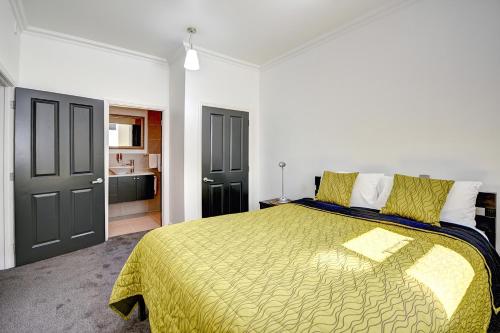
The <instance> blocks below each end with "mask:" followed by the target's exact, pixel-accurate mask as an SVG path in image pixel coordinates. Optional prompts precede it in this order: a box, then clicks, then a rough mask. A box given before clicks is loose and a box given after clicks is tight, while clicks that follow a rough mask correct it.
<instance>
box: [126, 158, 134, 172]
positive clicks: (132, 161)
mask: <svg viewBox="0 0 500 333" xmlns="http://www.w3.org/2000/svg"><path fill="white" fill-rule="evenodd" d="M127 165H130V166H131V167H132V168H131V173H134V172H135V161H134V160H130V161H129V163H128V164H127Z"/></svg>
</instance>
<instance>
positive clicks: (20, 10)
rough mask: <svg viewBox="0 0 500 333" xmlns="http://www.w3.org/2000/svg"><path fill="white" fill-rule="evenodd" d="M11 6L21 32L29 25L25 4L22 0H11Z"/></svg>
mask: <svg viewBox="0 0 500 333" xmlns="http://www.w3.org/2000/svg"><path fill="white" fill-rule="evenodd" d="M9 3H10V7H11V9H12V14H14V18H15V19H16V23H17V26H18V28H19V30H20V32H22V31H24V30H25V29H26V27H27V26H28V24H27V21H26V15H25V14H24V6H23V2H22V1H21V0H9Z"/></svg>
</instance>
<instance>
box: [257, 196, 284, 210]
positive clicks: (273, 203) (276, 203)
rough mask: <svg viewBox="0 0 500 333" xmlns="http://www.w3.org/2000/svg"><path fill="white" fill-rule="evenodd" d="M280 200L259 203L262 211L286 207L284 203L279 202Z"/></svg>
mask: <svg viewBox="0 0 500 333" xmlns="http://www.w3.org/2000/svg"><path fill="white" fill-rule="evenodd" d="M279 200H280V199H279V198H274V199H269V200H263V201H259V205H260V209H264V208H269V207H274V206H279V205H284V203H281V202H279ZM290 202H291V201H290ZM290 202H286V203H290Z"/></svg>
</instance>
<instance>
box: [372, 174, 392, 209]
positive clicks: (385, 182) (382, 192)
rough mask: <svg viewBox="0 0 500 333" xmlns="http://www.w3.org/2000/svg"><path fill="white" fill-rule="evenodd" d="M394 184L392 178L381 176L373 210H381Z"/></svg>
mask: <svg viewBox="0 0 500 333" xmlns="http://www.w3.org/2000/svg"><path fill="white" fill-rule="evenodd" d="M393 184H394V178H393V177H392V176H383V177H382V179H380V182H379V183H378V186H377V192H378V197H377V200H375V204H374V205H373V206H374V207H373V208H375V209H378V210H381V209H382V207H384V206H385V203H386V202H387V199H389V195H390V194H391V191H392V185H393Z"/></svg>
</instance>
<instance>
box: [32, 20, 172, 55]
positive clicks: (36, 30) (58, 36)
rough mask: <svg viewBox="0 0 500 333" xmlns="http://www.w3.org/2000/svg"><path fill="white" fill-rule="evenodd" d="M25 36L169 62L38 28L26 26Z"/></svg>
mask: <svg viewBox="0 0 500 333" xmlns="http://www.w3.org/2000/svg"><path fill="white" fill-rule="evenodd" d="M23 33H24V34H30V35H35V36H41V37H45V38H51V39H55V40H59V41H63V42H67V43H71V44H76V45H83V46H87V47H93V48H96V49H99V50H102V51H106V52H111V53H114V54H120V55H126V56H130V57H134V58H139V59H142V60H148V61H152V62H156V63H160V64H164V65H168V61H167V59H165V58H161V57H157V56H154V55H150V54H147V53H142V52H138V51H134V50H130V49H126V48H123V47H119V46H115V45H111V44H107V43H101V42H98V41H95V40H91V39H86V38H81V37H77V36H73V35H67V34H63V33H60V32H56V31H51V30H46V29H41V28H36V27H33V26H30V25H28V26H26V28H25V29H24V31H23Z"/></svg>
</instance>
